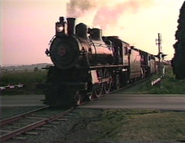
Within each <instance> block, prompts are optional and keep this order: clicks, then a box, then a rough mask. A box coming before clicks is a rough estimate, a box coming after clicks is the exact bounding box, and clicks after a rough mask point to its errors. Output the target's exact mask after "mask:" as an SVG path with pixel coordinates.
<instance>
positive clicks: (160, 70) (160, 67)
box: [156, 33, 162, 76]
mask: <svg viewBox="0 0 185 143" xmlns="http://www.w3.org/2000/svg"><path fill="white" fill-rule="evenodd" d="M161 42H162V39H161V34H160V33H158V39H156V45H158V58H159V63H158V72H159V75H160V76H161V75H162V65H161V58H162V52H161V50H162V47H161Z"/></svg>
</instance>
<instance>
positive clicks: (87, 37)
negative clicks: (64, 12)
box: [44, 17, 156, 107]
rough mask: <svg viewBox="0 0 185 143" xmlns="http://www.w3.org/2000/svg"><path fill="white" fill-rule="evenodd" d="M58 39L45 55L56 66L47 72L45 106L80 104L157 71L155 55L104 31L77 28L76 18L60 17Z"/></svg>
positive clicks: (54, 38)
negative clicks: (103, 34) (103, 33)
mask: <svg viewBox="0 0 185 143" xmlns="http://www.w3.org/2000/svg"><path fill="white" fill-rule="evenodd" d="M55 30H56V33H55V36H54V37H53V38H52V40H51V42H50V48H49V49H46V51H45V53H46V55H47V56H49V57H50V58H51V61H52V62H53V65H54V66H50V67H49V69H48V74H47V80H46V85H47V86H46V87H47V88H45V89H44V94H45V101H44V104H47V105H50V106H52V107H59V106H73V105H80V104H81V103H82V102H83V101H85V100H92V99H94V98H97V97H100V96H101V95H102V94H107V93H109V92H110V91H111V90H114V89H119V88H120V87H121V86H123V85H126V84H127V83H129V82H132V81H134V80H136V79H139V78H145V77H147V76H149V75H150V74H151V73H155V72H156V62H155V56H154V55H152V54H149V53H147V52H145V51H142V50H140V49H138V48H135V47H133V46H130V45H129V44H128V43H126V42H124V41H122V40H121V39H120V38H119V37H118V36H102V30H101V29H98V28H92V29H90V28H88V27H87V25H85V24H84V23H79V24H77V25H76V26H75V18H66V19H65V18H64V17H60V18H59V22H56V24H55Z"/></svg>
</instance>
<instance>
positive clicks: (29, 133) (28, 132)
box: [25, 132, 39, 135]
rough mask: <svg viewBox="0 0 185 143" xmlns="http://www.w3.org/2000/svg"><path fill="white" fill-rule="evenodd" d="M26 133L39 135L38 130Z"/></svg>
mask: <svg viewBox="0 0 185 143" xmlns="http://www.w3.org/2000/svg"><path fill="white" fill-rule="evenodd" d="M25 134H27V135H39V133H38V132H26V133H25Z"/></svg>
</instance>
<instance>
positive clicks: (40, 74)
mask: <svg viewBox="0 0 185 143" xmlns="http://www.w3.org/2000/svg"><path fill="white" fill-rule="evenodd" d="M46 76H47V71H46V70H45V71H36V72H34V71H22V72H9V73H8V72H7V73H2V74H1V81H0V86H6V85H17V84H24V85H25V87H23V88H17V89H9V90H3V91H2V94H3V95H11V94H42V91H41V90H39V89H38V88H37V87H36V85H37V84H39V83H42V82H45V80H46Z"/></svg>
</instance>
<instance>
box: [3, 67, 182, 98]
mask: <svg viewBox="0 0 185 143" xmlns="http://www.w3.org/2000/svg"><path fill="white" fill-rule="evenodd" d="M46 76H47V71H46V70H43V71H22V72H10V73H8V72H7V73H2V74H1V81H0V86H6V85H8V84H10V85H13V84H19V83H22V84H24V85H25V87H24V88H21V89H11V90H6V91H3V95H10V94H42V90H39V89H38V88H36V84H39V83H43V82H45V80H46ZM158 77H159V75H158V74H156V75H154V76H152V77H151V80H149V81H148V82H146V83H144V84H141V85H140V86H136V87H134V88H132V89H130V90H128V91H124V93H138V94H146V93H147V94H185V86H184V84H185V80H176V79H175V76H174V75H173V73H172V69H171V67H167V68H166V74H165V76H164V78H163V79H162V81H161V82H160V84H157V85H155V86H152V85H151V81H153V80H155V79H157V78H158Z"/></svg>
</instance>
